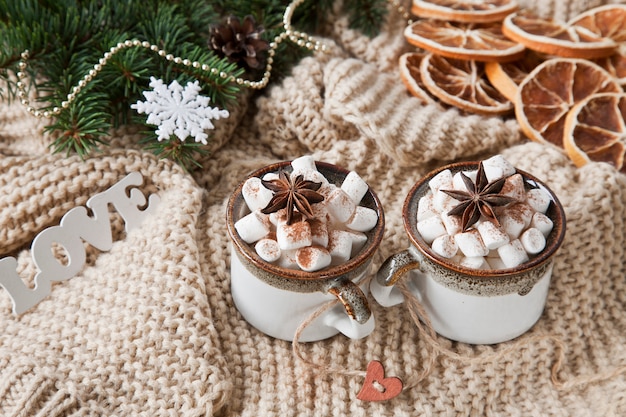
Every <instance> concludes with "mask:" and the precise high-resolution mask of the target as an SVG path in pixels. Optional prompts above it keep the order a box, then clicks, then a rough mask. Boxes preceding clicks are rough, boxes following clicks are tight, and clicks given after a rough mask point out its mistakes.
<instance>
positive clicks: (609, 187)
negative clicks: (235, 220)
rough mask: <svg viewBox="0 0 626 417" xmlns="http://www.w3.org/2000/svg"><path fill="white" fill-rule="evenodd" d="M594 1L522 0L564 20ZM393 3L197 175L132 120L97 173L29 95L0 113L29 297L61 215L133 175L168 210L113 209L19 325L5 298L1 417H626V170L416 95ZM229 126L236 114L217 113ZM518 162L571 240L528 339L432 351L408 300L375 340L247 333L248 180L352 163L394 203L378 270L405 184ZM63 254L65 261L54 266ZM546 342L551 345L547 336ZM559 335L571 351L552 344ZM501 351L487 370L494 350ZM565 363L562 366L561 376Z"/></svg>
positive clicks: (253, 114) (234, 132)
mask: <svg viewBox="0 0 626 417" xmlns="http://www.w3.org/2000/svg"><path fill="white" fill-rule="evenodd" d="M598 4H600V2H598V1H583V0H572V1H557V0H548V1H543V0H541V1H540V0H535V1H524V2H522V6H524V7H530V8H533V9H534V10H536V11H537V12H538V13H540V14H541V15H543V16H551V17H558V18H562V19H565V18H568V17H571V16H573V15H575V14H577V13H579V12H581V11H582V10H585V9H587V8H589V7H592V6H595V5H598ZM402 27H403V22H402V21H401V19H399V17H398V15H397V14H395V13H393V12H392V13H390V15H389V21H388V22H387V23H386V25H385V28H384V30H383V32H382V33H381V34H380V35H379V36H378V37H376V38H373V39H368V38H366V37H364V36H362V35H361V34H359V33H357V32H354V31H352V30H349V29H348V23H347V19H346V18H345V17H342V16H339V15H337V16H335V17H334V18H333V19H332V20H331V23H330V24H329V25H328V26H327V27H326V28H325V32H326V38H325V39H324V41H325V42H327V44H328V45H329V46H330V48H329V52H328V53H326V54H320V55H316V56H314V57H310V58H306V59H304V60H302V61H301V63H300V64H299V65H297V66H296V67H295V68H294V69H293V72H292V74H291V75H290V76H289V77H287V78H285V79H284V80H282V81H280V82H279V83H277V84H275V85H273V86H272V87H271V88H269V89H267V90H266V91H264V92H263V93H262V94H260V95H258V96H254V97H253V96H252V95H245V96H242V98H241V103H240V104H241V105H240V106H239V107H238V108H237V109H234V110H233V111H232V114H231V117H230V118H229V119H227V120H224V121H223V123H221V124H220V125H219V126H218V130H217V131H216V135H215V140H214V142H213V149H212V150H213V152H212V154H211V155H209V156H206V157H204V158H203V159H202V160H201V161H200V162H201V163H202V164H203V165H204V168H203V169H201V170H198V171H195V172H193V173H191V174H188V173H185V172H184V171H183V170H181V169H180V168H179V167H178V166H176V165H175V164H173V163H171V162H170V161H165V160H157V159H155V157H153V156H152V155H150V154H148V153H144V152H143V151H141V150H139V147H138V145H137V139H138V138H139V134H138V133H136V132H135V131H134V130H133V129H132V128H130V127H129V128H124V129H120V130H117V131H115V132H112V142H111V146H110V147H108V148H106V149H105V150H104V152H102V153H100V154H97V155H94V156H93V157H91V158H88V159H87V160H85V161H82V160H80V159H79V158H78V157H75V156H69V157H66V156H64V155H51V154H49V151H48V149H47V145H48V144H49V141H50V139H49V138H48V137H47V136H46V135H44V134H43V133H42V125H41V123H39V122H38V121H37V120H34V119H33V118H32V117H31V116H29V115H28V114H26V113H25V112H24V111H23V109H22V108H21V107H20V106H19V104H17V103H16V104H11V105H8V104H6V103H3V104H2V111H1V112H0V152H1V154H0V155H1V156H0V225H1V227H0V242H1V243H0V258H5V257H9V256H12V257H15V258H16V260H17V271H16V272H17V273H18V275H19V276H20V277H21V278H22V279H23V280H24V281H25V283H26V284H27V285H30V286H32V285H33V277H34V276H35V273H36V271H37V266H36V265H35V264H34V263H33V260H32V253H31V250H30V247H31V243H32V241H33V239H34V238H35V236H36V235H37V234H38V233H40V232H41V231H42V230H44V229H45V228H48V227H51V226H55V225H58V224H59V222H60V220H61V218H62V216H63V215H64V214H65V213H67V212H68V211H69V210H71V209H72V208H74V207H78V206H85V204H86V202H87V200H88V199H89V198H90V197H92V196H93V195H95V194H98V193H100V192H103V191H105V190H107V189H109V188H110V187H111V186H113V185H114V184H116V183H117V182H119V181H120V180H121V179H122V178H123V177H124V176H125V175H127V174H128V173H129V172H132V171H137V172H139V173H141V174H142V176H143V179H144V184H143V185H141V186H140V188H141V190H142V191H143V192H144V194H146V195H147V194H153V193H154V194H157V195H158V196H159V198H160V203H159V205H158V207H157V209H156V210H155V212H154V213H153V214H152V215H150V216H148V217H147V218H146V219H145V220H144V221H143V222H142V224H141V225H140V226H139V227H137V228H135V229H134V230H131V231H130V232H127V231H126V230H125V227H124V220H123V219H122V218H121V217H120V216H119V215H118V214H116V213H115V211H112V212H111V231H112V237H113V246H112V248H111V250H109V251H101V250H98V249H96V248H94V247H93V246H91V245H87V244H86V245H85V250H86V261H85V266H84V267H83V268H82V270H81V271H80V272H79V273H78V274H76V275H75V276H74V277H72V278H71V279H68V280H66V281H63V282H56V283H54V284H53V285H52V288H51V291H50V294H49V295H48V296H47V297H46V298H45V299H43V300H42V301H41V302H40V303H38V304H37V305H36V306H34V307H33V308H32V309H30V310H28V311H27V312H25V313H24V314H22V315H20V316H15V315H13V314H12V312H11V309H12V303H11V299H10V297H9V296H8V293H7V291H6V290H5V289H0V329H1V330H0V415H2V416H51V417H57V416H84V415H85V416H86V415H103V416H104V415H106V416H150V417H153V416H205V415H206V416H210V415H217V416H274V415H276V416H278V415H280V416H281V417H284V416H331V415H332V416H373V415H375V416H530V415H533V416H563V417H566V416H567V417H569V416H580V417H582V416H585V417H587V416H622V415H625V414H626V395H624V393H625V392H626V376H625V375H624V374H623V372H622V371H623V370H624V369H623V368H624V365H626V314H625V310H626V279H625V278H626V266H625V263H626V262H625V259H626V249H625V247H626V231H625V230H626V224H625V222H626V176H624V175H623V174H619V173H616V172H615V170H614V169H613V168H611V167H610V166H608V165H606V164H602V163H590V164H588V165H586V166H584V167H582V168H576V167H575V166H574V165H573V164H572V163H571V161H570V160H569V159H568V158H567V156H566V155H565V154H564V153H563V152H561V151H559V150H557V149H555V148H552V147H548V146H545V145H540V144H537V143H532V142H529V141H528V140H527V139H525V138H524V137H523V135H522V134H521V133H520V131H519V126H518V125H517V123H516V121H515V120H514V119H513V118H511V117H483V116H475V115H466V114H462V113H460V112H459V111H457V110H455V109H448V110H442V109H441V108H438V107H437V106H433V105H430V106H424V105H422V104H420V102H419V101H418V100H417V99H414V98H412V97H410V96H409V95H408V94H407V92H406V90H405V89H404V87H403V86H402V84H401V82H400V79H399V75H398V73H397V69H396V62H397V58H398V56H399V55H400V54H401V53H402V52H404V51H405V50H407V49H408V48H409V47H408V46H407V45H406V43H405V42H404V41H403V39H402V37H401V31H402ZM220 122H222V121H220ZM496 153H501V154H503V155H504V156H505V157H506V158H507V159H508V160H509V161H511V162H512V163H513V164H514V165H516V166H517V167H518V168H520V169H523V170H525V171H528V172H531V173H533V174H534V175H535V176H537V177H539V178H541V179H542V180H544V181H545V182H546V183H547V184H548V185H549V186H550V187H551V188H552V190H553V191H554V192H555V193H556V194H557V195H558V197H559V199H560V200H561V202H562V203H563V206H564V208H565V211H566V215H567V222H568V226H567V228H568V230H567V235H566V238H565V241H564V244H563V246H562V248H561V250H560V251H559V252H558V254H557V257H556V261H555V266H554V273H553V277H552V283H551V287H550V290H549V295H548V300H547V304H546V308H545V311H544V314H543V315H542V317H541V318H540V320H539V322H538V323H537V324H536V325H535V326H534V327H533V328H532V329H531V330H530V331H529V332H528V333H526V334H525V335H523V336H521V337H519V338H517V339H515V340H513V341H510V342H507V343H502V344H499V345H489V346H471V345H466V344H462V343H453V342H450V341H448V340H447V339H445V338H442V337H438V338H437V342H438V343H439V344H440V345H441V346H443V347H444V348H445V349H446V350H447V351H449V352H452V353H454V354H458V355H460V356H461V357H462V358H469V359H467V360H466V359H459V358H458V357H455V356H454V355H437V356H436V357H434V356H433V355H435V353H434V351H433V349H432V347H431V346H430V345H429V343H428V342H427V341H426V340H425V338H424V337H423V334H422V333H421V332H420V331H418V329H417V328H416V326H415V324H414V323H413V321H412V320H411V319H410V316H409V314H408V311H407V309H406V306H403V305H399V306H395V307H392V308H387V309H385V308H382V307H380V306H378V305H377V304H376V303H375V302H374V301H373V300H370V301H371V302H372V310H373V314H374V315H375V318H376V329H375V330H374V332H373V333H372V334H371V335H370V336H368V337H366V338H364V339H362V340H358V341H355V340H350V339H347V338H346V337H344V336H341V335H338V336H335V337H332V338H330V339H328V340H324V341H320V342H314V343H307V344H303V345H301V346H300V348H301V352H302V355H303V356H304V357H305V358H306V361H302V360H301V359H299V358H298V357H296V356H295V355H294V353H293V351H292V344H291V343H289V342H285V341H280V340H275V339H272V338H270V337H268V336H265V335H264V334H262V333H260V332H258V331H257V330H255V329H254V328H252V327H251V326H250V325H248V324H247V323H246V322H245V321H244V320H243V319H242V317H241V316H240V315H239V313H238V312H237V310H236V308H235V307H234V305H233V302H232V298H231V295H230V286H229V285H230V270H229V259H230V256H231V255H230V249H229V240H228V236H227V232H226V228H225V226H224V218H225V203H226V201H227V199H228V197H229V195H230V193H231V192H232V190H233V189H234V188H235V186H236V185H237V184H238V183H239V182H240V181H241V180H242V179H243V178H244V177H245V175H246V174H248V173H249V172H250V171H252V170H254V169H257V168H259V167H262V166H264V165H266V164H268V163H271V162H275V161H278V160H290V159H293V158H296V157H298V156H301V155H304V154H312V155H313V156H314V157H315V158H316V159H318V160H323V161H326V162H330V163H334V164H338V165H341V166H343V167H345V168H347V169H350V170H355V171H357V172H358V173H359V174H360V175H361V176H362V177H363V178H364V179H365V180H366V181H367V182H368V183H369V184H370V186H371V187H372V188H373V189H374V190H375V191H376V193H377V194H378V196H379V198H380V200H381V201H382V203H383V207H384V210H385V218H386V231H385V236H384V240H383V244H382V245H381V247H380V249H379V251H378V253H377V255H376V257H375V260H374V263H375V266H378V265H380V263H381V262H382V261H383V260H384V259H385V258H386V257H387V256H389V255H390V254H392V253H394V252H397V251H399V250H402V249H404V248H406V247H407V246H408V239H407V237H406V234H405V232H404V230H403V226H402V221H401V207H402V203H403V201H404V198H405V196H406V194H407V192H408V190H409V189H410V187H411V186H412V185H413V184H414V183H415V181H417V180H418V179H419V178H420V177H421V176H422V175H424V174H425V173H426V172H428V171H429V170H430V169H431V168H433V167H436V166H440V165H442V164H445V163H448V162H452V161H458V160H468V159H477V158H482V157H487V156H490V155H493V154H496ZM59 256H61V257H62V256H63V254H62V253H61V254H59ZM542 336H546V337H542ZM557 339H558V340H561V341H562V345H559V344H557V343H555V342H554V341H555V340H557ZM504 351H506V352H511V353H508V354H506V355H501V356H497V355H495V356H493V357H494V358H496V359H494V360H492V361H487V362H485V361H473V360H471V358H475V357H480V356H481V355H489V354H497V353H498V352H504ZM560 354H562V355H563V357H562V359H563V360H562V363H561V366H560V368H559V369H558V370H557V376H558V379H559V381H561V382H562V385H563V386H557V385H555V384H554V383H553V381H551V377H552V374H551V368H552V367H553V365H554V364H555V363H556V361H557V360H558V358H559V355H560ZM373 359H377V360H380V361H381V362H382V363H383V364H384V366H385V369H386V372H387V374H388V375H395V376H399V377H400V378H402V379H403V380H404V381H405V383H406V385H411V382H412V381H416V376H417V375H419V374H420V373H421V372H422V371H423V370H424V366H425V365H426V364H428V363H432V369H431V370H430V372H429V374H428V376H427V377H426V378H424V379H423V380H421V381H420V382H418V383H415V384H412V385H413V386H411V387H410V388H407V389H405V390H404V391H403V392H402V393H401V394H400V395H399V396H398V397H396V398H394V399H392V400H389V401H386V402H379V403H374V402H364V401H361V400H359V399H357V397H356V395H357V393H358V392H359V389H360V388H361V385H362V383H363V378H362V377H361V376H358V375H355V374H350V373H343V374H342V373H333V372H330V373H325V372H321V371H320V369H319V368H318V367H313V366H311V363H313V364H316V365H318V366H320V367H321V368H322V369H323V368H325V367H328V368H329V369H330V368H341V369H345V370H347V371H363V370H365V368H366V366H367V364H368V362H369V361H370V360H373Z"/></svg>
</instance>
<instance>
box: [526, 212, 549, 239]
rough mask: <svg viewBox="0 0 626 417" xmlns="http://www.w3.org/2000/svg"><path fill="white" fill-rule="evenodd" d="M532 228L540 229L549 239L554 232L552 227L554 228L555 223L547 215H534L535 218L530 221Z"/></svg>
mask: <svg viewBox="0 0 626 417" xmlns="http://www.w3.org/2000/svg"><path fill="white" fill-rule="evenodd" d="M530 227H534V228H535V229H539V230H540V231H541V233H543V235H544V236H545V237H548V235H549V234H550V232H551V231H552V227H554V223H553V222H552V220H550V218H549V217H548V216H546V215H545V214H543V213H535V214H533V218H532V220H531V221H530Z"/></svg>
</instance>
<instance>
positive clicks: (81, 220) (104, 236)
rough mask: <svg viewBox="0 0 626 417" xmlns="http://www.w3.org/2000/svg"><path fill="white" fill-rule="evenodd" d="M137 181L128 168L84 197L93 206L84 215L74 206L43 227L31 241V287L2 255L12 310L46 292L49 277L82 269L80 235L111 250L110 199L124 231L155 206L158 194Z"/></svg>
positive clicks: (0, 271) (0, 266)
mask: <svg viewBox="0 0 626 417" xmlns="http://www.w3.org/2000/svg"><path fill="white" fill-rule="evenodd" d="M141 184H143V177H142V176H141V174H140V173H138V172H131V173H130V174H128V175H127V176H126V177H124V178H122V180H120V181H119V182H118V183H117V184H115V185H113V186H112V187H111V188H109V189H108V190H106V191H104V192H102V193H99V194H96V195H94V196H93V197H91V198H90V199H89V200H88V201H87V203H86V206H87V207H89V208H90V209H91V212H92V213H93V217H91V216H89V215H88V213H87V209H86V208H85V207H76V208H73V209H72V210H70V211H68V212H67V213H66V214H65V215H64V216H63V218H62V219H61V223H60V225H59V226H52V227H49V228H47V229H44V230H42V231H41V232H40V233H39V234H38V235H37V236H36V237H35V239H34V240H33V243H32V246H31V255H32V257H33V262H34V263H35V266H36V267H37V269H38V272H37V274H36V275H35V288H33V289H30V288H28V287H27V286H26V284H24V281H22V279H21V278H20V277H19V276H18V274H17V260H16V259H15V258H13V257H6V258H3V259H0V286H2V287H4V288H5V289H6V290H7V291H8V292H9V296H10V297H11V299H12V301H13V313H15V314H18V315H19V314H22V313H23V312H25V311H26V310H28V309H30V308H32V307H34V306H35V305H37V304H38V303H39V302H40V301H41V300H43V299H44V298H45V297H47V296H48V295H49V294H50V292H51V290H52V282H59V281H66V280H68V279H70V278H72V277H74V276H75V275H76V274H78V273H79V272H80V271H81V270H82V269H83V267H84V265H85V261H86V258H87V256H86V252H85V247H84V245H83V241H85V242H87V243H89V244H90V245H92V246H94V247H95V248H97V249H99V250H101V251H109V250H111V248H112V246H113V237H112V233H111V219H110V217H109V204H111V205H113V206H114V207H115V209H116V210H117V212H118V213H119V214H120V215H121V216H122V218H123V219H124V222H125V230H126V232H127V233H128V232H129V231H131V230H132V229H134V228H135V227H137V226H139V225H140V224H141V222H142V220H143V219H144V217H146V216H147V215H149V214H150V213H152V212H153V211H154V209H155V207H156V206H157V204H158V203H159V201H160V199H159V197H158V196H157V195H155V194H152V195H150V196H149V198H148V200H146V197H145V196H144V195H143V193H142V192H141V191H140V190H138V189H137V188H136V187H138V186H140V185H141ZM146 203H147V205H146ZM55 243H56V244H57V245H60V246H62V247H63V248H64V249H65V251H66V254H67V258H68V261H67V262H66V263H64V262H61V261H60V260H59V259H58V258H57V257H55V256H54V253H53V252H52V248H53V245H54V244H55Z"/></svg>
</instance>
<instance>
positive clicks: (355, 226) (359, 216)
mask: <svg viewBox="0 0 626 417" xmlns="http://www.w3.org/2000/svg"><path fill="white" fill-rule="evenodd" d="M377 222H378V213H376V210H372V209H371V208H369V207H363V206H357V207H356V210H355V211H354V215H353V216H352V218H351V219H350V220H349V221H348V223H347V224H346V226H348V228H349V229H352V230H356V231H357V232H367V231H369V230H372V229H373V228H374V226H376V223H377Z"/></svg>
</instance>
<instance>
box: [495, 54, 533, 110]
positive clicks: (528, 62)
mask: <svg viewBox="0 0 626 417" xmlns="http://www.w3.org/2000/svg"><path fill="white" fill-rule="evenodd" d="M543 61H545V57H544V56H543V55H541V54H539V53H537V52H534V51H532V50H530V49H528V50H526V54H525V55H524V57H523V58H522V59H520V60H517V61H513V62H486V63H485V74H487V79H489V82H490V83H491V85H493V86H494V87H495V88H496V89H498V91H499V92H500V93H502V95H503V96H504V97H506V98H508V99H509V100H511V101H513V100H514V99H515V93H516V92H517V86H519V85H520V84H521V82H522V81H523V80H524V78H526V76H527V75H528V74H529V73H530V72H531V71H532V70H534V69H535V68H536V67H537V65H539V64H541V63H542V62H543Z"/></svg>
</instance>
